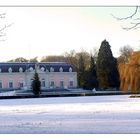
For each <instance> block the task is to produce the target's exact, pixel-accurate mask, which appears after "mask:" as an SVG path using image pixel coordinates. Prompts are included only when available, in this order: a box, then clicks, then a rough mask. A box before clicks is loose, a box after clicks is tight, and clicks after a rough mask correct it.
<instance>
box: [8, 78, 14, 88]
mask: <svg viewBox="0 0 140 140" xmlns="http://www.w3.org/2000/svg"><path fill="white" fill-rule="evenodd" d="M10 83H12V87H10ZM8 88H10V89H12V88H14V82H13V80H10V81H9V82H8Z"/></svg>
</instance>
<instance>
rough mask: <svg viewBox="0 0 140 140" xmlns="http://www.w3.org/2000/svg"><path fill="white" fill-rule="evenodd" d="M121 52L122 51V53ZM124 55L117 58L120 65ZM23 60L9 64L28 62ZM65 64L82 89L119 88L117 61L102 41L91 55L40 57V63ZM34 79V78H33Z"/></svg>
mask: <svg viewBox="0 0 140 140" xmlns="http://www.w3.org/2000/svg"><path fill="white" fill-rule="evenodd" d="M122 52H123V51H122ZM125 55H126V54H124V53H122V55H121V57H119V58H118V60H119V61H120V63H121V62H122V60H124V61H126V57H124V56H125ZM28 61H29V60H26V59H24V58H17V59H15V60H10V62H28ZM56 61H57V62H67V63H70V64H72V65H73V66H74V67H75V69H76V71H77V77H78V85H79V87H81V88H84V89H93V88H96V89H97V88H100V89H108V88H111V89H112V88H119V86H120V79H119V72H118V69H117V59H116V58H114V57H113V55H112V51H111V46H110V45H109V43H108V42H107V41H106V40H104V41H102V43H101V46H100V48H99V50H98V51H97V49H96V50H95V51H94V52H93V53H88V52H86V51H85V50H82V51H81V52H78V53H77V52H75V51H74V50H72V51H70V52H69V53H65V54H64V55H61V56H45V57H42V59H41V62H56ZM30 62H38V61H37V57H35V58H33V59H31V60H30ZM34 79H35V77H34Z"/></svg>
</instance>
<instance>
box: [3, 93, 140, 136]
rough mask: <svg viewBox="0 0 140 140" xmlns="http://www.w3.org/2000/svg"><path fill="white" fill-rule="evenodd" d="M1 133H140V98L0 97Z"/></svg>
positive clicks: (127, 96)
mask: <svg viewBox="0 0 140 140" xmlns="http://www.w3.org/2000/svg"><path fill="white" fill-rule="evenodd" d="M0 133H6V134H9V133H10V134H11V133H12V134H17V133H20V134H21V133H22V134H25V133H30V134H48V133H49V134H54V133H55V134H58V133H61V134H77V133H78V134H102V133H105V134H112V133H113V134H120V133H125V134H126V133H127V134H128V133H131V134H132V133H139V134H140V98H129V95H122V96H85V97H84V96H82V97H57V98H39V99H35V98H34V99H10V100H0Z"/></svg>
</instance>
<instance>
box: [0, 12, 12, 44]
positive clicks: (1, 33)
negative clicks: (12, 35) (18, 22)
mask: <svg viewBox="0 0 140 140" xmlns="http://www.w3.org/2000/svg"><path fill="white" fill-rule="evenodd" d="M5 16H6V13H2V14H0V19H4V18H5ZM12 24H13V23H12ZM12 24H8V25H4V26H2V27H1V28H0V38H1V40H0V41H5V39H4V38H2V37H4V36H6V33H5V30H6V28H8V27H10V26H11V25H12Z"/></svg>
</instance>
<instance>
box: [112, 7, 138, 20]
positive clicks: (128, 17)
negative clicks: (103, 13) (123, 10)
mask: <svg viewBox="0 0 140 140" xmlns="http://www.w3.org/2000/svg"><path fill="white" fill-rule="evenodd" d="M138 8H140V7H139V6H136V9H135V11H134V12H133V14H131V15H129V16H127V17H123V18H119V17H116V16H114V15H113V14H111V15H112V16H113V18H115V19H117V20H127V19H132V18H133V17H134V16H135V15H136V14H137V12H138Z"/></svg>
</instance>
